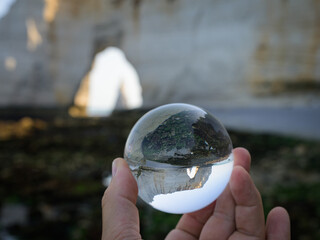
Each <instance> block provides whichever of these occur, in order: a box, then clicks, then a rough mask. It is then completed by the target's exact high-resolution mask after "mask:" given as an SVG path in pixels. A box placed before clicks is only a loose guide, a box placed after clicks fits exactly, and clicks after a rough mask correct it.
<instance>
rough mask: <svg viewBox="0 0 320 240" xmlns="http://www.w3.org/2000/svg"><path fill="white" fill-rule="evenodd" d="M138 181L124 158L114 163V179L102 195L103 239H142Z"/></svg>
mask: <svg viewBox="0 0 320 240" xmlns="http://www.w3.org/2000/svg"><path fill="white" fill-rule="evenodd" d="M137 196H138V187H137V182H136V180H135V179H134V177H133V175H132V173H131V171H130V169H129V167H128V164H127V163H126V161H125V160H124V159H122V158H117V159H115V160H114V161H113V163H112V181H111V183H110V185H109V187H108V188H107V190H106V191H105V192H104V195H103V197H102V240H106V239H108V240H109V239H141V236H140V233H139V232H140V229H139V213H138V209H137V207H136V205H135V204H136V201H137Z"/></svg>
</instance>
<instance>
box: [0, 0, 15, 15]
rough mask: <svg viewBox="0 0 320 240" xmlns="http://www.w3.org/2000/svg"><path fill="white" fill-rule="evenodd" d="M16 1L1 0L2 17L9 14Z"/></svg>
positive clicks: (0, 12)
mask: <svg viewBox="0 0 320 240" xmlns="http://www.w3.org/2000/svg"><path fill="white" fill-rule="evenodd" d="M15 1H16V0H0V19H1V18H3V17H4V16H5V15H7V13H8V12H9V10H10V7H11V6H12V5H13V4H14V3H15Z"/></svg>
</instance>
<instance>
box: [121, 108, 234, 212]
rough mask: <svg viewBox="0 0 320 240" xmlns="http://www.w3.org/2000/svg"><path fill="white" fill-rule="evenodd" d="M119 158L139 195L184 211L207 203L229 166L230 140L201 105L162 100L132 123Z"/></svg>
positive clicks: (154, 203)
mask: <svg viewBox="0 0 320 240" xmlns="http://www.w3.org/2000/svg"><path fill="white" fill-rule="evenodd" d="M124 158H125V160H126V161H127V162H128V164H129V167H130V169H131V171H132V173H133V175H134V177H135V179H136V181H137V184H138V189H139V196H140V198H141V199H142V200H144V201H145V202H147V203H148V204H150V205H151V206H152V207H154V208H156V209H158V210H160V211H163V212H168V213H178V214H182V213H188V212H193V211H196V210H199V209H201V208H203V207H205V206H207V205H209V204H210V203H212V202H213V201H214V200H215V199H216V198H217V197H218V196H219V195H220V194H221V193H222V191H223V190H224V189H225V187H226V186H227V184H228V181H229V179H230V175H231V172H232V169H233V154H232V142H231V139H230V137H229V134H228V132H227V131H226V129H225V128H224V126H223V125H222V124H221V123H220V122H219V121H218V120H217V119H216V118H215V117H214V116H213V115H211V114H210V113H209V112H207V111H206V110H204V109H202V108H199V107H196V106H193V105H189V104H182V103H176V104H168V105H163V106H160V107H158V108H155V109H153V110H151V111H149V112H147V113H146V114H145V115H143V116H142V117H141V118H140V119H139V120H138V121H137V123H136V124H135V125H134V127H133V128H132V130H131V132H130V134H129V136H128V139H127V142H126V145H125V150H124Z"/></svg>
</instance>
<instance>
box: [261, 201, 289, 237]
mask: <svg viewBox="0 0 320 240" xmlns="http://www.w3.org/2000/svg"><path fill="white" fill-rule="evenodd" d="M266 233H267V239H274V240H280V239H284V240H288V239H290V216H289V214H288V212H287V210H286V209H284V208H283V207H275V208H273V209H272V210H271V211H270V212H269V214H268V217H267V224H266Z"/></svg>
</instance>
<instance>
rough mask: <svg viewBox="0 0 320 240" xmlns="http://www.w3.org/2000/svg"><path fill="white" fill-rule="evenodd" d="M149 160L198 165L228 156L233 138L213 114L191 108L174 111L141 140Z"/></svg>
mask: <svg viewBox="0 0 320 240" xmlns="http://www.w3.org/2000/svg"><path fill="white" fill-rule="evenodd" d="M141 148H142V153H143V156H144V157H145V159H146V160H150V161H157V162H165V163H170V164H172V165H180V166H181V165H183V166H195V165H199V164H206V163H209V162H210V163H213V162H216V161H221V160H224V159H226V156H228V155H229V154H230V152H231V150H232V145H230V138H229V135H228V134H227V132H226V131H225V129H224V128H223V127H222V125H221V124H220V123H219V122H218V121H217V120H216V119H215V118H213V117H212V116H211V115H210V114H199V111H195V110H188V111H181V112H178V113H176V114H173V115H172V116H170V117H169V118H168V119H166V120H165V121H164V122H162V123H161V124H160V125H159V126H158V127H157V128H156V129H155V130H154V131H152V132H150V133H148V134H147V135H146V136H145V137H144V139H143V141H142V144H141Z"/></svg>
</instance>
